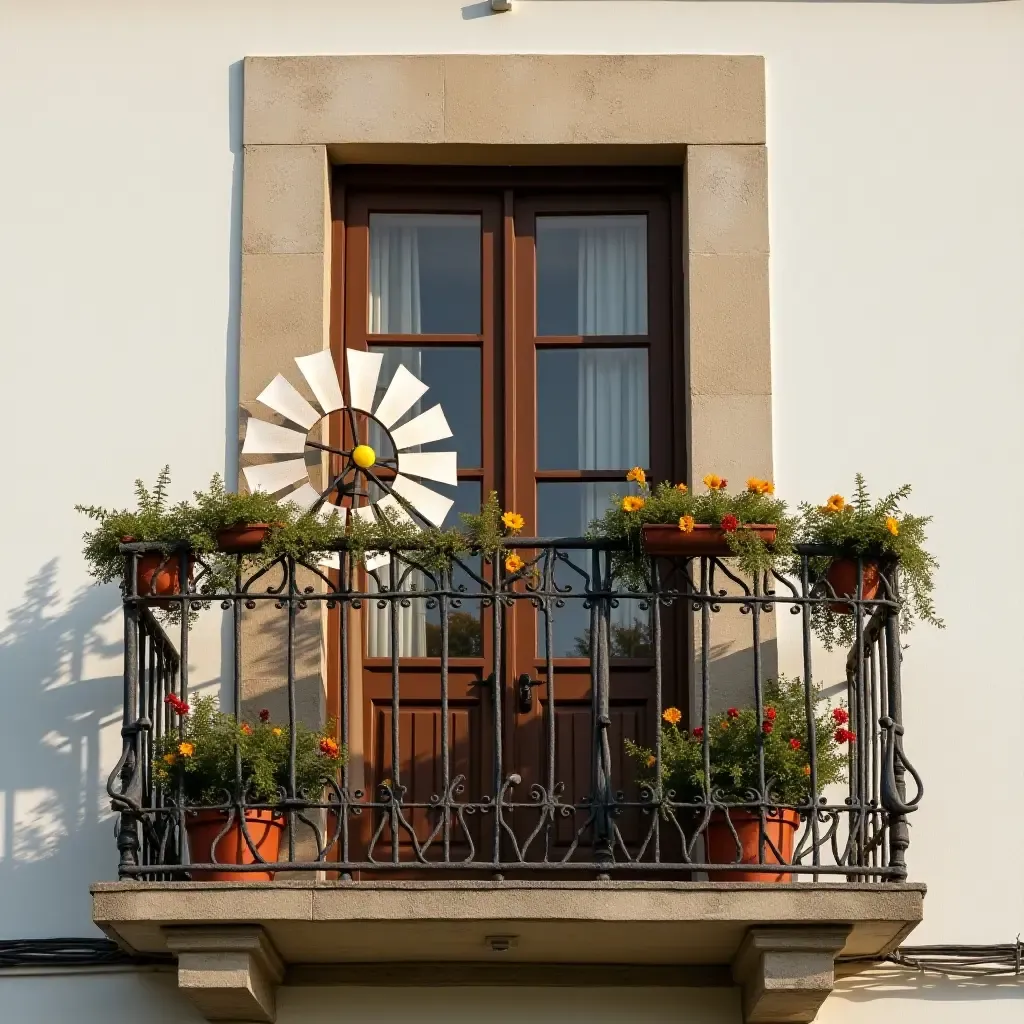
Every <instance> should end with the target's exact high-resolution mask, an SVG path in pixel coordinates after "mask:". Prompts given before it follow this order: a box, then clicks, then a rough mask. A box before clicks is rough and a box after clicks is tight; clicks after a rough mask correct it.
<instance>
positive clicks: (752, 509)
mask: <svg viewBox="0 0 1024 1024" xmlns="http://www.w3.org/2000/svg"><path fill="white" fill-rule="evenodd" d="M755 483H757V484H760V485H761V488H762V490H761V491H760V492H759V491H755V490H753V489H748V490H746V491H741V492H739V493H737V494H729V493H728V492H727V491H726V490H725V489H724V487H723V488H721V489H710V488H709V489H708V492H707V493H706V494H694V493H693V492H692V491H690V490H689V489H684V488H682V487H681V486H678V485H673V484H670V483H665V482H662V483H659V484H657V485H656V486H655V487H654V489H653V490H652V489H651V488H650V487H649V486H648V485H647V483H646V481H640V482H638V484H637V487H638V491H637V493H636V494H634V495H619V494H614V495H612V497H611V499H610V502H609V505H608V509H607V510H606V511H605V513H604V515H603V516H601V518H600V519H596V520H594V522H593V523H591V524H590V529H589V531H588V535H589V536H591V537H595V538H609V539H613V540H623V541H625V542H626V544H627V550H626V551H624V552H621V553H619V554H618V555H616V556H615V558H614V562H613V569H614V572H615V574H616V576H618V577H619V578H621V579H622V580H623V581H624V582H625V583H626V585H627V586H629V587H633V588H636V589H638V590H643V589H646V587H647V583H648V574H649V571H650V562H649V559H648V558H647V556H646V555H645V554H644V552H643V549H642V547H641V542H640V536H641V530H642V529H643V527H644V526H645V525H647V524H654V523H656V524H668V525H672V526H678V525H679V520H680V519H682V518H683V517H684V516H690V517H692V518H693V521H694V524H695V525H705V526H721V524H722V519H723V518H724V517H725V516H728V515H733V516H735V517H736V520H737V524H738V526H737V529H735V530H733V531H731V532H727V533H726V535H725V540H726V543H727V544H728V545H729V550H730V551H731V552H732V554H733V556H734V557H735V558H736V560H737V562H738V563H739V567H740V568H741V569H742V570H743V571H744V572H746V573H748V574H749V575H751V576H756V575H758V574H759V573H763V572H765V571H766V570H768V569H770V568H772V567H773V566H774V565H776V564H777V563H778V562H779V561H780V560H781V559H783V558H786V557H788V556H789V555H791V554H792V551H793V533H794V529H795V525H796V520H795V519H794V518H793V517H791V516H789V515H787V511H786V503H785V502H784V501H782V500H780V499H778V498H776V497H774V496H773V495H772V494H771V493H769V492H768V490H766V489H765V488H770V486H771V485H770V484H767V482H766V481H754V480H751V484H752V485H753V484H755ZM630 497H635V498H639V499H640V500H641V501H642V505H640V506H639V507H637V508H635V509H630V508H628V507H626V505H625V504H624V502H626V501H627V500H628V498H630ZM753 523H760V524H763V525H774V526H776V527H777V534H776V540H775V543H774V544H773V545H771V546H770V547H769V546H768V545H766V544H765V543H764V541H763V540H761V538H760V537H759V536H758V535H757V534H756V533H754V532H753V531H751V530H746V529H744V527H745V526H747V525H749V524H753Z"/></svg>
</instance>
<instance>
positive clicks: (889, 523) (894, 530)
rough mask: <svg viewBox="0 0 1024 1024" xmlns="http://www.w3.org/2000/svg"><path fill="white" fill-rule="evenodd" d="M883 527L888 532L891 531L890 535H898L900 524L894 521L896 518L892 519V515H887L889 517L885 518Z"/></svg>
mask: <svg viewBox="0 0 1024 1024" xmlns="http://www.w3.org/2000/svg"><path fill="white" fill-rule="evenodd" d="M885 528H886V529H887V530H888V531H889V532H890V533H891V534H892V535H893V536H894V537H898V536H899V533H900V524H899V523H898V522H896V520H895V519H893V517H892V516H889V518H888V519H886V521H885Z"/></svg>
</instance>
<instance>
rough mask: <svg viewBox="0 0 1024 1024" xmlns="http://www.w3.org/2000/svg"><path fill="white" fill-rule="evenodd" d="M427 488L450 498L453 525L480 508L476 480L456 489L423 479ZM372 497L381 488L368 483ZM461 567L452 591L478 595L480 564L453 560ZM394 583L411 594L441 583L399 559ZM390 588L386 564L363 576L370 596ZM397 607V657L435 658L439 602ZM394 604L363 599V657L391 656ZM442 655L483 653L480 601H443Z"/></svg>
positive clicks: (467, 559) (438, 646) (470, 558)
mask: <svg viewBox="0 0 1024 1024" xmlns="http://www.w3.org/2000/svg"><path fill="white" fill-rule="evenodd" d="M425 482H426V483H429V486H430V487H431V488H433V489H435V490H437V491H439V492H441V493H443V494H445V495H447V496H448V497H449V498H453V499H454V500H455V504H454V505H453V506H452V510H451V512H449V513H448V519H447V520H446V522H445V525H446V526H454V525H457V524H458V523H459V521H460V520H459V513H460V512H479V511H480V484H479V482H478V481H475V480H463V481H461V482H460V483H459V485H458V487H446V486H445V485H444V484H437V483H433V482H431V481H425ZM370 495H371V498H372V499H373V500H378V499H379V498H380V497H382V496H383V495H382V492H381V491H380V489H378V488H377V487H376V486H374V485H371V488H370ZM459 561H460V562H462V563H463V565H464V566H465V568H463V567H462V565H456V566H455V567H454V568H453V570H452V580H451V584H452V587H453V589H454V590H456V591H458V590H460V588H462V587H464V588H465V593H467V594H474V593H479V590H480V584H479V583H477V582H476V580H475V579H474V578H473V574H475V575H476V576H479V575H480V572H481V569H482V564H481V559H480V557H479V556H466V557H464V558H460V559H459ZM394 582H396V583H397V584H398V589H400V590H402V591H405V592H408V591H415V592H417V593H424V592H430V591H433V590H436V589H437V586H438V585H439V584H440V583H441V581H440V580H439V579H436V578H432V577H431V576H430V575H428V574H427V573H425V572H423V571H421V570H419V569H417V568H415V567H414V566H411V565H409V564H408V563H403V562H401V561H398V562H396V564H395V576H394ZM391 586H392V576H391V567H390V566H389V565H384V566H382V567H381V568H380V569H378V570H376V572H375V573H373V574H367V589H368V591H369V592H370V593H372V594H376V593H380V592H381V591H386V590H390V589H391ZM395 603H396V604H397V606H398V612H397V614H398V653H399V657H403V658H423V657H428V658H439V657H440V656H441V606H440V602H439V601H437V600H436V599H435V600H434V601H433V602H432V603H433V604H434V607H433V608H428V607H427V599H425V598H422V599H421V598H412V599H410V600H409V606H408V607H407V608H406V607H402V604H401V602H400V601H399V602H395ZM394 606H395V605H394V604H392V603H391V602H388V603H387V605H386V606H385V607H384V608H380V607H379V606H378V602H377V601H367V602H365V603H364V605H363V607H364V608H365V609H366V613H365V614H366V655H367V657H368V658H389V657H390V656H391V613H392V609H393V608H394ZM448 654H449V657H452V658H479V657H482V656H483V629H482V626H481V604H480V600H479V599H474V598H471V597H465V598H460V597H453V598H451V599H450V601H449V605H448Z"/></svg>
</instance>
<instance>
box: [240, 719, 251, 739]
mask: <svg viewBox="0 0 1024 1024" xmlns="http://www.w3.org/2000/svg"><path fill="white" fill-rule="evenodd" d="M242 732H244V733H245V735H246V736H251V735H252V726H251V725H250V724H249V723H248V722H243V723H242Z"/></svg>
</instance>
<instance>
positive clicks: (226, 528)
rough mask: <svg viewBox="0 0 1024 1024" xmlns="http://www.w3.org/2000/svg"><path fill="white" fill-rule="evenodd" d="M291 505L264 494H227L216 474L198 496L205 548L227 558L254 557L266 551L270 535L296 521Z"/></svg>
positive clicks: (198, 523) (197, 509)
mask: <svg viewBox="0 0 1024 1024" xmlns="http://www.w3.org/2000/svg"><path fill="white" fill-rule="evenodd" d="M295 515H296V510H295V509H294V507H293V506H291V505H282V504H281V503H280V502H278V500H277V499H276V498H274V497H271V495H269V494H266V493H264V492H263V491H255V492H253V493H251V494H244V493H240V492H239V493H236V492H234V491H228V490H226V489H225V487H224V481H223V480H222V479H221V476H220V474H219V473H214V474H213V478H212V479H211V480H210V486H209V488H208V489H207V490H206V491H196V492H195V519H196V526H197V529H198V530H199V531H200V532H201V533H202V535H203V538H202V540H203V542H205V546H209V547H214V548H216V550H217V551H222V552H224V553H225V554H230V555H240V554H252V553H254V552H256V551H259V550H260V548H261V547H263V544H264V542H265V541H266V539H267V535H268V534H269V533H270V531H271V530H272V529H274V528H275V527H280V526H282V525H284V523H285V522H286V521H288V520H290V519H293V518H295Z"/></svg>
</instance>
